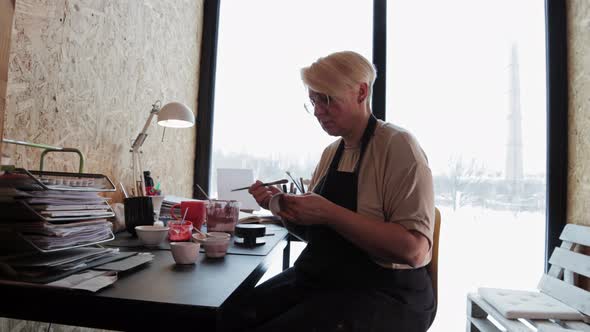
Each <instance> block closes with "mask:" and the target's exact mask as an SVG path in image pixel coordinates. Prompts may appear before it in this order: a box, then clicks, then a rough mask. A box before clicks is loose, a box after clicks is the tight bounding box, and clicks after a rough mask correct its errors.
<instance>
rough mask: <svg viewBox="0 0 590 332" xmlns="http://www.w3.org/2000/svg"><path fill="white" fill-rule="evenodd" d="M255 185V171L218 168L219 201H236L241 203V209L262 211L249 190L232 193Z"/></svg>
mask: <svg viewBox="0 0 590 332" xmlns="http://www.w3.org/2000/svg"><path fill="white" fill-rule="evenodd" d="M252 183H254V171H253V170H251V169H246V168H218V169H217V196H218V197H219V199H224V200H236V201H239V202H240V203H241V206H240V209H243V210H253V211H258V210H260V206H259V205H258V203H256V200H255V199H254V197H252V195H250V194H249V193H248V190H240V191H234V192H232V191H231V190H232V189H235V188H241V187H247V186H250V185H251V184H252Z"/></svg>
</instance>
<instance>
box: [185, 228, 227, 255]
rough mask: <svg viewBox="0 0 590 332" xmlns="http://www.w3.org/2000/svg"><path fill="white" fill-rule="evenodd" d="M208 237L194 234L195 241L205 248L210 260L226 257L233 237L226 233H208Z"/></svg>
mask: <svg viewBox="0 0 590 332" xmlns="http://www.w3.org/2000/svg"><path fill="white" fill-rule="evenodd" d="M207 234H209V236H208V237H206V236H205V235H202V234H200V233H195V234H193V240H194V241H195V242H197V243H200V244H201V245H202V246H203V248H205V255H206V256H207V257H210V258H219V257H224V256H225V254H226V253H227V249H228V248H229V242H230V238H231V236H230V235H229V234H227V233H224V232H208V233H207Z"/></svg>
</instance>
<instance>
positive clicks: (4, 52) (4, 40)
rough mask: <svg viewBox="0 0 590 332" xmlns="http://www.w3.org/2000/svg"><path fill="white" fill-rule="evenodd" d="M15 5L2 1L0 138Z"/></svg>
mask: <svg viewBox="0 0 590 332" xmlns="http://www.w3.org/2000/svg"><path fill="white" fill-rule="evenodd" d="M14 5H15V3H14V0H1V1H0V137H2V133H3V128H4V123H3V122H4V110H5V107H6V86H7V83H8V58H9V54H10V35H11V31H12V21H13V20H12V19H13V16H14ZM0 155H2V144H0Z"/></svg>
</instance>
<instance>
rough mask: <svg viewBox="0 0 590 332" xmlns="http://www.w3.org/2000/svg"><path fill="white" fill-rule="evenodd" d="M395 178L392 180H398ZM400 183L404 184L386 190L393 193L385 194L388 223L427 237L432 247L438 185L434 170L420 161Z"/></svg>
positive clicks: (390, 186) (407, 172)
mask: <svg viewBox="0 0 590 332" xmlns="http://www.w3.org/2000/svg"><path fill="white" fill-rule="evenodd" d="M395 178H396V177H391V178H390V179H392V180H394V181H395ZM398 180H401V181H399V182H398V181H395V182H396V183H390V184H389V185H386V188H387V189H386V190H387V191H391V192H389V193H387V194H386V195H385V197H386V198H387V200H386V201H385V202H384V203H385V206H384V208H385V211H386V215H387V220H386V221H388V222H395V223H398V224H400V225H402V226H404V227H405V228H406V229H407V230H411V231H417V232H419V233H421V234H423V235H424V236H425V237H426V238H427V239H428V242H429V245H430V246H432V238H433V233H434V185H433V180H432V172H431V170H430V167H428V165H427V164H425V163H423V162H416V163H414V164H413V165H412V166H411V167H409V168H407V171H405V172H403V176H401V179H400V177H398Z"/></svg>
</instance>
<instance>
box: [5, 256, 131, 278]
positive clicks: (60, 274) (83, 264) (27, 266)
mask: <svg viewBox="0 0 590 332" xmlns="http://www.w3.org/2000/svg"><path fill="white" fill-rule="evenodd" d="M131 254H134V253H131ZM129 255H130V254H127V253H120V252H119V250H118V249H108V248H90V247H85V248H74V249H70V250H63V251H57V252H52V253H46V254H29V255H20V256H15V257H9V258H6V257H5V258H3V259H2V260H0V265H2V269H0V277H2V278H4V279H9V280H19V281H25V282H33V283H48V282H52V281H55V280H60V279H62V278H64V277H66V276H68V275H71V274H73V273H76V272H79V271H82V270H85V269H86V268H89V267H93V266H96V265H102V264H104V263H107V262H110V261H112V260H116V259H121V258H124V257H127V256H129Z"/></svg>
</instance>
